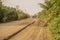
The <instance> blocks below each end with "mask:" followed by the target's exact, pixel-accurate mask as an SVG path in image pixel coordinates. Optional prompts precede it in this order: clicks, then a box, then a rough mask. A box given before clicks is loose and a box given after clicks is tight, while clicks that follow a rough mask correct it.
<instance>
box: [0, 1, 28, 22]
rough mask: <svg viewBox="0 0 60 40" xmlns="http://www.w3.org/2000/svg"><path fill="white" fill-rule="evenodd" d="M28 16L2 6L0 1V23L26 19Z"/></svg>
mask: <svg viewBox="0 0 60 40" xmlns="http://www.w3.org/2000/svg"><path fill="white" fill-rule="evenodd" d="M28 17H29V15H28V14H26V13H24V12H23V11H20V10H17V9H15V8H12V7H7V6H4V5H3V4H2V2H1V0H0V23H1V22H9V21H14V20H19V19H24V18H28Z"/></svg>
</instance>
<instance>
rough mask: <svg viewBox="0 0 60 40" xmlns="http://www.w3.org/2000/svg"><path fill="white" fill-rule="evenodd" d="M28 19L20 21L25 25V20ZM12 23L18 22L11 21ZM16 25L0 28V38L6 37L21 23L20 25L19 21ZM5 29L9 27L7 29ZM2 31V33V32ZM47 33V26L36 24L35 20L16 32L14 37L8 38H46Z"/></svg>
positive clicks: (17, 39) (17, 28)
mask: <svg viewBox="0 0 60 40" xmlns="http://www.w3.org/2000/svg"><path fill="white" fill-rule="evenodd" d="M28 20H29V22H30V21H32V20H33V19H28ZM28 20H24V22H21V23H22V25H23V23H24V24H25V25H26V24H27V23H26V22H27V21H28ZM13 23H18V22H13ZM11 25H12V24H11ZM16 25H17V26H16ZM16 25H13V26H10V27H9V28H8V27H4V28H0V40H2V39H4V38H5V37H7V36H8V35H7V34H12V33H13V32H15V31H16V30H19V29H21V26H22V25H20V23H18V24H16ZM18 25H19V26H18ZM11 28H12V29H11ZM4 29H5V30H4ZM7 29H9V31H8V30H7ZM2 31H3V32H4V33H2ZM6 35H7V36H6ZM48 35H49V30H48V28H47V27H41V26H38V25H37V22H35V23H34V24H32V25H30V26H29V27H28V28H26V29H24V30H23V31H22V32H20V33H18V34H17V35H15V36H14V37H12V38H11V39H10V40H48ZM1 38H2V39H1Z"/></svg>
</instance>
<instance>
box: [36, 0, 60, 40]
mask: <svg viewBox="0 0 60 40" xmlns="http://www.w3.org/2000/svg"><path fill="white" fill-rule="evenodd" d="M39 5H41V7H42V8H43V10H42V11H41V12H39V13H38V15H37V16H38V18H39V19H40V20H43V21H44V22H45V23H47V24H48V25H47V27H48V28H49V29H50V31H51V32H52V38H53V39H51V40H60V0H46V1H45V4H41V3H39Z"/></svg>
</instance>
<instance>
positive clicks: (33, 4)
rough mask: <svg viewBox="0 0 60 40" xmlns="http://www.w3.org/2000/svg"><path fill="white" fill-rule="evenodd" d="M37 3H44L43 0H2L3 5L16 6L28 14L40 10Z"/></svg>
mask: <svg viewBox="0 0 60 40" xmlns="http://www.w3.org/2000/svg"><path fill="white" fill-rule="evenodd" d="M38 3H44V0H3V4H4V5H5V6H9V7H15V8H16V6H18V9H20V10H22V11H23V12H25V13H28V14H30V15H34V14H36V13H38V12H40V11H41V10H42V8H41V7H40V5H39V4H38Z"/></svg>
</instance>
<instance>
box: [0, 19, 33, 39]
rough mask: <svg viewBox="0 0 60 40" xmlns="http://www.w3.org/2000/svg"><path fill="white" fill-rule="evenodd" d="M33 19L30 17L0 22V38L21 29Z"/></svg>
mask: <svg viewBox="0 0 60 40" xmlns="http://www.w3.org/2000/svg"><path fill="white" fill-rule="evenodd" d="M31 21H33V20H32V19H31V18H28V19H24V20H19V21H13V22H8V23H2V24H0V40H3V38H5V37H7V36H9V35H11V34H13V33H15V32H16V31H18V30H20V29H22V28H23V27H24V26H25V25H27V24H28V23H30V22H31Z"/></svg>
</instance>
